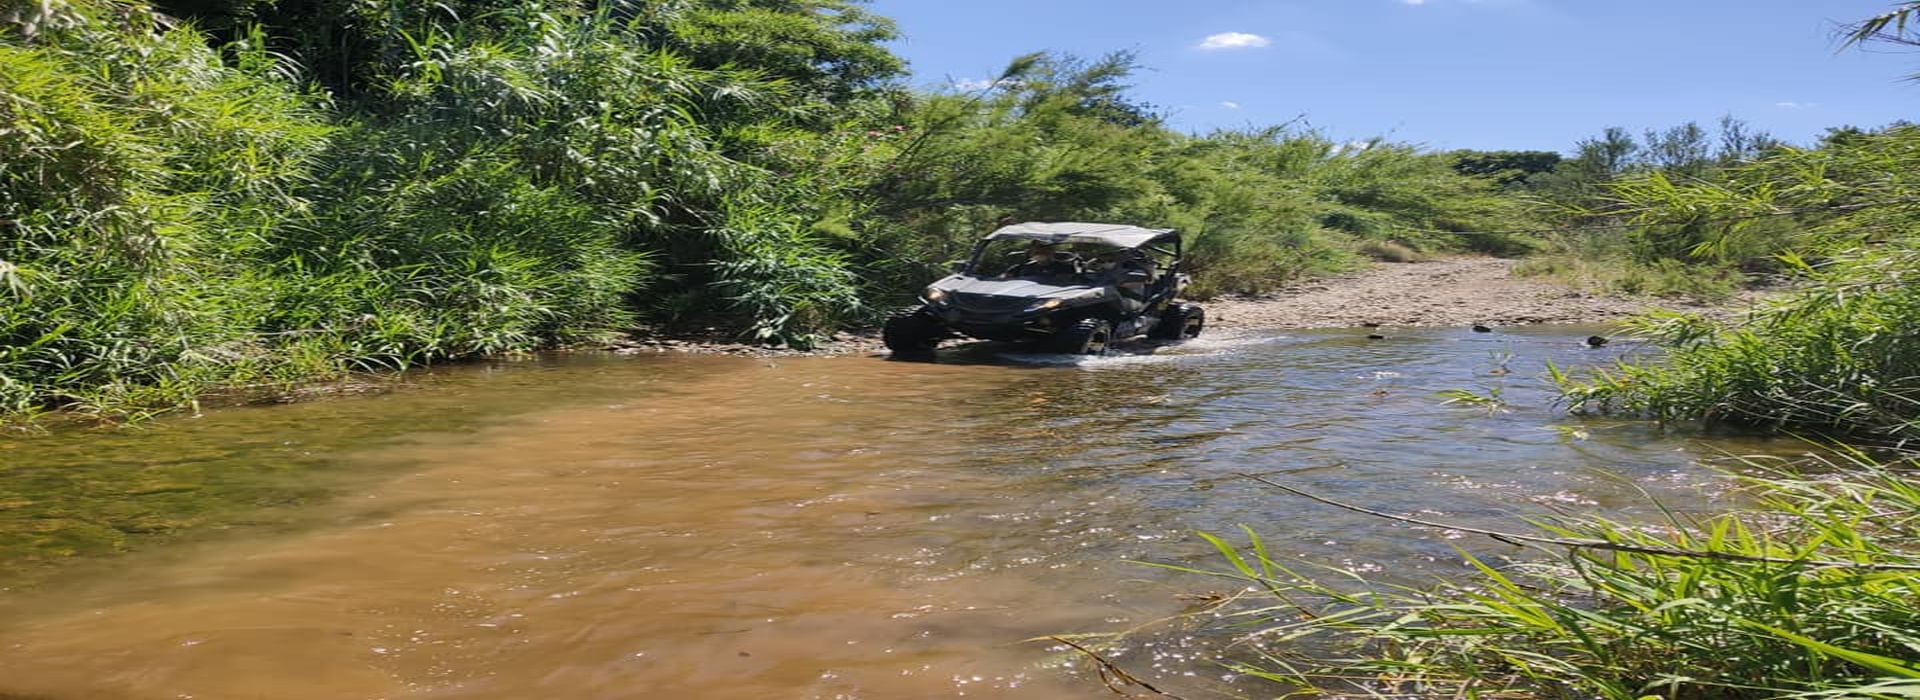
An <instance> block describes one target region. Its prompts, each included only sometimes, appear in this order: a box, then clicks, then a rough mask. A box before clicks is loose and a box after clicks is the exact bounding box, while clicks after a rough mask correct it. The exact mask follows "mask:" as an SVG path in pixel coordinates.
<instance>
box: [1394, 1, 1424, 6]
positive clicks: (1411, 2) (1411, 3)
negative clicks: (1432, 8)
mask: <svg viewBox="0 0 1920 700" xmlns="http://www.w3.org/2000/svg"><path fill="white" fill-rule="evenodd" d="M1400 2H1404V3H1406V4H1408V5H1425V4H1427V0H1400Z"/></svg>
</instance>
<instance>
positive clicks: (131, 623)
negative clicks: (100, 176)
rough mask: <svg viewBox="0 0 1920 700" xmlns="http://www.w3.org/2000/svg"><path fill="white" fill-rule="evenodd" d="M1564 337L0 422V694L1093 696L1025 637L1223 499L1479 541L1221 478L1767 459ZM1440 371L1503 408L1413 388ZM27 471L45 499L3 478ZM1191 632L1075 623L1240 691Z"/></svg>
mask: <svg viewBox="0 0 1920 700" xmlns="http://www.w3.org/2000/svg"><path fill="white" fill-rule="evenodd" d="M1590 332H1591V329H1585V328H1552V327H1542V328H1530V329H1511V330H1503V331H1502V332H1500V333H1496V334H1476V333H1471V332H1468V331H1466V330H1464V329H1461V330H1453V329H1407V330H1398V331H1395V332H1393V333H1392V334H1391V337H1389V338H1388V339H1386V340H1373V341H1370V340H1367V339H1365V333H1366V332H1365V331H1345V330H1338V331H1294V332H1286V333H1284V334H1272V333H1245V334H1239V335H1230V334H1221V335H1217V336H1215V337H1210V338H1203V339H1201V340H1198V341H1193V342H1190V343H1186V344H1183V345H1178V346H1170V347H1162V348H1147V349H1143V350H1137V351H1136V352H1135V353H1134V354H1128V355H1122V356H1118V357H1109V358H1100V359H1094V360H1088V361H1079V362H1076V361H1073V360H1072V359H1071V358H1064V357H1054V356H1044V355H1026V354H1020V353H1017V352H1009V351H1008V350H1006V349H1005V348H996V347H992V346H973V347H970V348H965V349H961V350H956V351H949V352H947V353H946V354H944V355H943V356H942V357H941V358H940V361H938V362H934V363H913V362H892V361H887V360H885V359H882V358H873V357H827V358H776V359H747V358H730V357H707V356H632V357H612V356H587V357H569V358H558V359H547V360H538V361H525V362H516V363H506V364H500V365H493V366H476V367H463V368H455V369H450V370H445V371H439V372H435V373H432V374H430V375H428V376H426V377H424V378H422V379H420V380H419V384H420V386H418V387H416V388H412V389H408V390H403V391H396V392H392V393H387V394H384V395H378V396H368V397H357V398H343V399H336V400H328V401H320V402H314V403H310V404H301V405H291V406H276V407H264V408H246V409H232V410H222V411H215V412H210V413H209V414H208V415H206V416H204V417H200V418H194V419H178V420H174V419H170V420H166V421H161V422H160V423H157V424H155V425H153V426H150V427H146V428H142V429H139V430H135V431H120V432H115V433H99V432H89V433H73V434H60V435H55V436H50V437H40V438H32V439H21V440H13V441H9V442H0V460H4V463H5V466H4V467H0V526H4V528H5V529H4V530H3V531H0V537H4V538H6V540H5V544H6V548H4V549H0V554H6V555H9V556H11V557H12V558H11V559H6V560H0V563H5V564H6V565H7V566H9V567H10V568H12V569H14V573H15V574H16V576H15V580H17V581H21V582H23V583H20V584H19V585H16V586H15V587H14V588H13V589H11V590H8V591H6V592H0V697H21V698H189V697H191V698H202V699H208V698H281V699H304V698H314V699H320V698H326V699H330V700H331V699H337V698H402V697H432V698H643V697H645V698H650V697H661V698H787V697H797V698H811V697H819V698H840V697H846V698H909V697H960V696H972V697H1034V698H1054V697H1087V698H1095V697H1103V696H1108V695H1109V693H1108V691H1107V690H1106V689H1105V688H1103V687H1102V686H1101V685H1100V683H1099V682H1098V681H1097V680H1094V679H1093V678H1092V674H1091V672H1090V670H1089V669H1087V668H1086V664H1085V662H1084V661H1081V660H1079V659H1077V658H1076V657H1075V655H1074V654H1072V653H1068V652H1064V651H1061V649H1060V647H1058V646H1056V645H1052V644H1050V643H1048V642H1044V641H1042V642H1034V641H1030V640H1032V639H1034V638H1036V637H1044V636H1046V635H1050V634H1059V633H1075V632H1111V631H1118V630H1126V629H1130V628H1134V627H1137V626H1141V625H1147V624H1149V623H1152V622H1153V621H1155V620H1160V619H1162V618H1165V617H1167V616H1170V615H1175V614H1178V613H1179V612H1181V611H1182V610H1183V609H1185V606H1186V605H1187V603H1186V602H1184V601H1183V600H1182V597H1181V596H1182V594H1191V593H1199V592H1204V591H1207V590H1209V589H1210V588H1217V587H1219V586H1220V585H1222V583H1221V582H1220V581H1218V580H1212V579H1206V578H1203V577H1198V576H1192V575H1185V574H1179V573H1176V572H1170V571H1164V570H1159V569H1154V568H1150V567H1145V566H1142V565H1140V564H1137V563H1132V562H1133V561H1155V562H1167V563H1177V564H1184V565H1191V566H1202V567H1214V566H1216V565H1217V562H1216V561H1215V560H1214V559H1213V558H1212V557H1210V556H1209V554H1208V552H1209V551H1210V549H1209V548H1208V547H1207V546H1206V545H1205V543H1203V542H1201V541H1199V540H1198V539H1197V538H1195V537H1194V536H1193V533H1194V532H1195V531H1203V530H1204V531H1215V532H1223V533H1224V532H1229V531H1232V530H1234V529H1235V528H1237V526H1238V525H1240V524H1243V523H1244V524H1247V525H1250V526H1252V527H1254V528H1255V529H1256V530H1257V531H1259V532H1260V533H1262V535H1263V536H1264V537H1265V538H1266V539H1267V541H1268V544H1269V546H1270V548H1272V549H1273V550H1275V551H1276V552H1277V553H1279V554H1284V555H1289V556H1300V557H1304V558H1307V559H1311V560H1314V561H1319V562H1325V563H1329V564H1332V565H1336V566H1342V567H1347V568H1351V569H1354V570H1358V571H1364V572H1371V573H1373V574H1374V575H1379V576H1386V577H1393V578H1399V579H1404V580H1419V579H1420V578H1421V577H1423V576H1427V575H1430V574H1433V573H1440V574H1445V573H1447V572H1452V571H1456V570H1458V569H1459V565H1458V563H1457V558H1456V557H1455V555H1454V551H1453V548H1454V547H1456V546H1469V547H1474V548H1476V551H1478V550H1477V548H1481V547H1484V548H1486V549H1487V550H1488V551H1490V552H1495V553H1499V552H1502V551H1507V550H1502V549H1500V547H1501V546H1500V545H1497V544H1493V543H1487V542H1477V541H1473V540H1470V539H1449V536H1448V535H1447V534H1446V533H1441V532H1433V531H1425V530H1419V529H1412V528H1407V527H1403V526H1399V525H1395V524H1392V523H1387V522H1382V521H1379V520H1374V519H1369V518H1367V517H1366V516H1362V515H1357V514H1353V513H1348V512H1343V511H1339V510H1334V509H1330V508H1327V507H1324V506H1319V505H1316V504H1313V503H1311V502H1308V501H1303V500H1301V499H1298V498H1293V497H1288V496H1286V495H1284V494H1281V493H1277V492H1275V491H1274V490H1272V489H1270V488H1267V487H1263V486H1261V485H1259V484H1256V483H1253V482H1250V481H1248V480H1246V479H1244V478H1241V477H1239V476H1236V475H1237V474H1239V473H1246V472H1251V473H1263V474H1275V475H1277V476H1276V477H1275V478H1277V479H1281V480H1284V481H1286V482H1287V483H1290V484H1295V485H1298V486H1301V487H1303V488H1307V489H1310V490H1313V491H1316V492H1319V493H1322V494H1325V495H1327V496H1332V497H1337V498H1340V499H1342V500H1346V501H1350V502H1355V503H1360V504H1365V505H1367V506H1369V507H1373V508H1378V509H1381V510H1387V511H1394V512H1404V513H1419V514H1422V515H1423V516H1424V517H1429V518H1435V519H1441V520H1449V521H1458V522H1463V523H1473V524H1480V525H1490V526H1497V527H1498V526H1504V527H1508V528H1510V529H1511V528H1513V527H1515V526H1517V525H1518V526H1520V527H1524V526H1523V525H1519V521H1520V520H1521V519H1522V518H1524V517H1527V516H1532V515H1539V514H1543V513H1550V512H1554V511H1563V512H1610V513H1615V514H1625V515H1628V516H1633V515H1635V514H1643V513H1644V514H1649V517H1650V513H1651V506H1650V504H1649V502H1648V500H1647V498H1646V497H1645V495H1644V493H1651V494H1654V495H1656V496H1658V497H1659V498H1661V499H1662V500H1664V501H1665V502H1667V503H1669V504H1672V505H1675V506H1676V507H1680V508H1691V509H1706V510H1711V509H1714V508H1717V507H1720V506H1721V505H1722V504H1718V503H1716V502H1715V501H1714V498H1715V496H1714V494H1715V493H1716V492H1717V491H1719V489H1717V488H1701V486H1702V485H1706V484H1712V483H1714V481H1715V477H1714V476H1713V474H1712V473H1711V472H1710V471H1709V470H1708V469H1706V468H1704V467H1701V466H1698V465H1697V464H1696V463H1695V461H1696V460H1698V459H1700V458H1703V457H1711V456H1714V455H1718V454H1720V453H1721V452H1722V451H1730V452H1780V451H1792V450H1793V449H1794V447H1793V445H1791V444H1787V443H1769V442H1762V441H1755V440H1748V441H1716V442H1703V441H1700V440H1699V439H1698V438H1696V437H1687V436H1670V435H1667V434H1663V433H1661V432H1659V431H1658V430H1656V429H1654V428H1652V427H1650V426H1647V425H1644V424H1639V423H1633V422H1625V421H1603V420H1588V419H1578V418H1569V417H1565V416H1563V415H1561V414H1560V413H1559V412H1558V411H1556V410H1555V409H1554V407H1553V406H1552V405H1551V401H1552V395H1551V393H1550V391H1549V390H1548V387H1547V385H1546V383H1545V382H1544V380H1542V379H1541V375H1542V374H1543V372H1544V368H1545V363H1547V362H1549V361H1551V362H1554V363H1558V364H1560V365H1563V366H1566V365H1574V366H1579V365H1586V364H1592V363H1596V362H1603V361H1608V360H1610V359H1611V358H1612V357H1614V353H1615V352H1617V350H1613V349H1609V350H1604V351H1599V350H1589V349H1587V348H1585V347H1583V346H1582V345H1581V344H1580V342H1579V341H1580V339H1582V338H1584V337H1586V336H1587V335H1588V334H1589V333H1590ZM1452 388H1468V389H1472V390H1474V391H1475V392H1476V393H1478V394H1480V395H1482V396H1487V395H1493V394H1496V393H1497V395H1498V397H1499V398H1500V399H1501V400H1502V401H1503V402H1504V403H1505V404H1506V409H1505V410H1504V411H1498V410H1489V409H1488V408H1485V407H1479V406H1470V405H1461V404H1454V405H1443V404H1442V402H1443V400H1444V399H1443V398H1441V397H1439V396H1436V393H1437V392H1439V391H1442V390H1445V389H1452ZM142 479H144V480H145V481H140V480H142ZM128 483H132V484H134V486H131V487H125V489H124V492H118V491H111V489H114V488H122V486H121V485H123V484H128ZM143 484H144V485H143ZM61 489H72V491H71V492H72V493H74V494H81V495H76V496H74V497H73V498H72V500H71V501H69V502H68V503H69V505H67V506H62V508H64V509H65V510H60V511H58V512H56V511H55V510H53V509H52V506H49V505H48V504H46V503H39V504H37V505H36V498H38V499H41V500H44V499H46V498H58V496H51V497H50V496H46V495H45V494H47V493H49V492H55V493H57V492H59V491H60V490H61ZM102 489H108V491H106V492H103V491H102ZM101 493H110V495H112V496H113V497H112V498H107V499H104V500H101V497H100V494H101ZM236 493H238V494H241V496H239V497H236V496H234V494H236ZM23 494H25V495H23ZM34 494H40V495H39V496H35V495H34ZM195 494H198V495H200V496H201V497H202V498H201V500H200V501H193V500H192V498H191V496H193V495H195ZM8 498H11V499H13V500H11V501H9V500H7V499H8ZM183 499H185V500H183ZM209 499H211V500H212V501H213V502H212V503H211V504H209V503H206V502H202V501H207V500H209ZM9 504H11V505H9ZM23 504H24V505H23ZM86 504H93V505H86ZM103 504H104V505H103ZM142 509H150V510H151V512H147V511H145V510H142ZM182 509H191V515H190V516H181V515H180V512H182ZM109 511H111V512H109ZM124 523H148V526H149V527H161V528H163V529H164V528H165V527H169V525H168V523H173V524H174V525H176V526H177V529H178V530H179V534H175V535H170V536H152V537H144V536H141V535H139V534H138V532H139V530H138V529H137V528H136V529H132V530H129V529H128V526H125V525H123V524H124ZM182 523H184V524H182ZM89 528H92V529H89ZM96 530H97V531H99V532H104V533H108V534H107V535H100V537H108V536H109V535H111V536H112V537H119V538H121V539H114V540H112V541H115V542H121V544H120V545H116V546H118V547H121V548H131V549H133V550H134V551H132V552H131V553H127V554H121V555H114V556H94V555H87V554H85V553H84V551H83V553H82V554H79V555H76V556H75V557H71V559H77V560H79V561H66V562H64V563H59V564H58V565H54V564H50V563H48V562H50V561H53V560H55V559H60V557H59V556H58V554H59V553H60V552H59V551H57V550H58V547H54V546H52V545H49V544H48V542H49V541H53V542H55V543H56V544H57V543H58V542H59V541H60V540H59V538H63V537H64V538H70V539H73V541H74V542H80V543H85V542H88V541H92V540H88V539H87V533H89V532H94V531H96ZM128 532H133V533H135V534H134V535H127V534H126V533H128ZM116 533H117V534H116ZM112 537H109V539H112ZM49 538H52V539H51V540H50V539H49ZM96 539H98V538H96ZM73 548H78V549H80V550H84V549H85V548H84V547H83V546H81V545H78V544H76V545H74V547H73ZM70 549H72V548H70ZM49 552H52V553H51V554H50V553H49ZM22 572H25V573H22ZM27 574H31V575H27ZM1216 641H1217V640H1211V639H1209V638H1208V637H1207V636H1206V635H1191V634H1188V633H1185V632H1173V633H1158V632H1148V633H1146V634H1143V635H1142V636H1141V637H1140V638H1139V639H1138V640H1136V641H1134V642H1130V643H1128V644H1126V645H1122V646H1120V647H1118V648H1115V649H1112V650H1111V651H1112V653H1114V654H1115V655H1116V656H1117V657H1118V659H1119V660H1120V661H1122V662H1123V663H1125V664H1127V665H1128V666H1129V670H1130V671H1132V672H1133V673H1135V674H1136V675H1139V676H1141V677H1143V678H1148V679H1151V680H1154V681H1155V682H1156V684H1158V685H1160V686H1161V687H1163V688H1167V689H1180V690H1185V691H1187V692H1193V693H1197V694H1204V693H1206V692H1209V691H1221V690H1225V691H1228V692H1233V691H1234V690H1235V689H1240V690H1242V691H1244V692H1248V693H1250V694H1255V695H1257V694H1258V691H1259V689H1258V688H1257V687H1251V686H1248V685H1246V684H1247V682H1246V681H1244V680H1233V679H1231V678H1229V676H1230V674H1227V673H1226V672H1225V671H1223V670H1222V669H1221V668H1220V667H1219V666H1217V665H1216V664H1215V663H1213V662H1212V661H1211V660H1210V657H1211V655H1212V654H1213V653H1215V651H1214V647H1216V646H1217V644H1216ZM1176 692H1179V691H1178V690H1176Z"/></svg>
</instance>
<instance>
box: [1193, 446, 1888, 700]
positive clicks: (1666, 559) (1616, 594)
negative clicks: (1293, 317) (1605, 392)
mask: <svg viewBox="0 0 1920 700" xmlns="http://www.w3.org/2000/svg"><path fill="white" fill-rule="evenodd" d="M1740 466H1741V469H1742V470H1743V471H1746V472H1748V473H1749V474H1753V473H1758V474H1760V475H1759V476H1743V477H1738V478H1740V480H1741V481H1742V482H1744V484H1745V485H1746V488H1747V491H1748V495H1750V496H1751V497H1752V498H1753V499H1754V502H1755V506H1754V508H1755V510H1753V511H1751V512H1745V513H1734V514H1728V515H1719V516H1713V517H1709V518H1704V519H1693V518H1689V517H1685V516H1682V515H1680V514H1677V513H1669V516H1670V518H1669V520H1668V521H1667V522H1665V523H1660V524H1658V525H1653V526H1650V525H1647V524H1642V523H1630V522H1618V521H1611V520H1604V519H1597V518H1591V519H1582V520H1574V521H1567V522H1559V523H1549V524H1544V525H1542V528H1543V529H1544V530H1545V532H1544V533H1542V535H1543V536H1544V537H1546V538H1550V539H1558V540H1562V541H1568V542H1576V543H1595V544H1588V545H1585V546H1574V547H1570V548H1568V549H1565V550H1561V549H1559V548H1558V547H1552V546H1547V547H1543V548H1542V551H1543V552H1551V553H1553V554H1554V555H1556V556H1552V557H1550V558H1544V559H1533V560H1527V561H1520V562H1510V563H1500V562H1495V561H1491V560H1489V559H1487V558H1484V557H1479V556H1475V555H1474V554H1472V553H1470V552H1466V551H1462V552H1461V556H1462V558H1463V559H1464V560H1465V563H1466V564H1467V565H1468V566H1469V567H1471V569H1470V571H1469V573H1468V574H1466V575H1465V576H1464V577H1463V578H1464V580H1455V581H1447V582H1441V583H1437V584H1434V585H1433V586H1432V587H1430V588H1429V587H1421V586H1401V585H1393V584H1388V583H1384V582H1380V581H1376V580H1370V579H1367V578H1362V577H1360V576H1357V575H1355V574H1353V573H1351V572H1348V571H1346V570H1343V569H1339V568H1331V567H1329V568H1326V569H1319V568H1317V567H1314V566H1311V565H1307V564H1303V563H1297V562H1283V561H1279V560H1277V559H1276V558H1275V557H1274V555H1273V554H1271V553H1270V552H1269V551H1268V550H1267V549H1266V548H1265V547H1264V546H1263V545H1262V544H1261V542H1260V540H1259V538H1258V537H1257V536H1253V535H1252V531H1251V530H1249V531H1248V533H1249V537H1250V538H1251V542H1250V544H1249V545H1248V546H1247V547H1244V548H1242V547H1237V546H1234V545H1232V544H1230V543H1228V542H1226V541H1225V540H1222V539H1220V538H1217V537H1212V536H1208V537H1207V538H1208V539H1209V540H1210V541H1211V542H1213V544H1214V545H1215V546H1216V547H1217V548H1218V549H1219V551H1220V554H1221V556H1222V557H1223V558H1224V560H1225V561H1226V562H1227V563H1228V564H1229V565H1230V566H1228V567H1226V568H1223V569H1220V570H1214V571H1201V570H1195V569H1187V568H1183V567H1168V568H1176V569H1179V570H1183V571H1190V572H1196V573H1204V574H1209V575H1213V576H1220V577H1224V578H1227V579H1231V580H1235V581H1240V582H1245V583H1246V584H1248V585H1249V586H1250V588H1249V591H1250V593H1249V594H1248V598H1249V599H1251V600H1252V601H1253V604H1252V605H1243V606H1242V607H1241V608H1239V609H1228V610H1222V611H1219V612H1217V613H1216V615H1217V616H1218V619H1219V620H1222V621H1224V622H1225V623H1226V624H1229V625H1232V629H1237V630H1241V631H1243V632H1244V633H1245V634H1246V641H1247V643H1246V644H1244V645H1239V648H1240V649H1242V650H1243V652H1242V655H1241V657H1240V660H1238V661H1236V662H1231V663H1230V665H1231V666H1233V667H1234V670H1236V671H1238V672H1243V673H1248V674H1251V675H1255V676H1259V677H1264V678H1269V679H1272V680H1276V681H1279V682H1282V683H1286V684H1289V685H1293V686H1295V687H1300V688H1316V689H1324V690H1325V691H1326V692H1329V693H1333V694H1338V695H1341V696H1347V695H1356V696H1357V695H1369V696H1420V697H1438V696H1451V697H1514V698H1519V697H1527V698H1592V697H1598V698H1609V699H1616V700H1636V699H1639V698H1646V697H1665V698H1760V697H1823V698H1841V697H1856V698H1867V697H1896V696H1898V697H1907V696H1910V695H1911V694H1912V693H1913V692H1915V691H1916V690H1920V633H1916V630H1920V605H1916V604H1915V603H1916V597H1917V596H1920V529H1916V528H1915V523H1917V522H1920V519H1916V518H1915V517H1914V515H1915V514H1917V513H1920V482H1915V481H1914V479H1913V477H1912V472H1911V468H1912V467H1913V466H1916V465H1914V464H1912V463H1910V462H1909V463H1876V462H1874V461H1872V460H1870V459H1867V458H1865V457H1863V456H1860V455H1853V454H1848V455H1841V456H1838V457H1834V458H1826V459H1821V460H1817V461H1814V462H1812V463H1810V464H1805V465H1801V468H1803V469H1807V470H1809V471H1818V472H1836V471H1838V472H1842V473H1845V474H1847V476H1845V477H1844V478H1838V479H1836V478H1807V477H1800V476H1796V475H1794V474H1792V473H1788V472H1787V471H1784V470H1780V469H1778V468H1776V467H1774V466H1773V465H1765V464H1759V463H1753V462H1748V463H1745V464H1742V465H1740ZM1692 552H1698V553H1699V554H1697V555H1696V554H1689V553H1692ZM1900 567H1904V568H1900Z"/></svg>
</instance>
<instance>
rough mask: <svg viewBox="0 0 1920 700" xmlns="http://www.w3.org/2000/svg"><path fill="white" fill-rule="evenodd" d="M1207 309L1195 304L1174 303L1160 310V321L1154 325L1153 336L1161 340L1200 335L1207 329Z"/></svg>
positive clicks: (1182, 338) (1183, 338) (1181, 338)
mask: <svg viewBox="0 0 1920 700" xmlns="http://www.w3.org/2000/svg"><path fill="white" fill-rule="evenodd" d="M1206 327H1207V310H1206V309H1203V308H1200V307H1199V306H1197V305H1194V304H1174V305H1171V306H1168V307H1167V309H1166V310H1165V311H1162V312H1160V322H1159V323H1156V324H1154V325H1153V337H1155V338H1159V339H1161V340H1185V339H1187V338H1193V337H1197V336H1199V335H1200V331H1202V330H1206Z"/></svg>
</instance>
